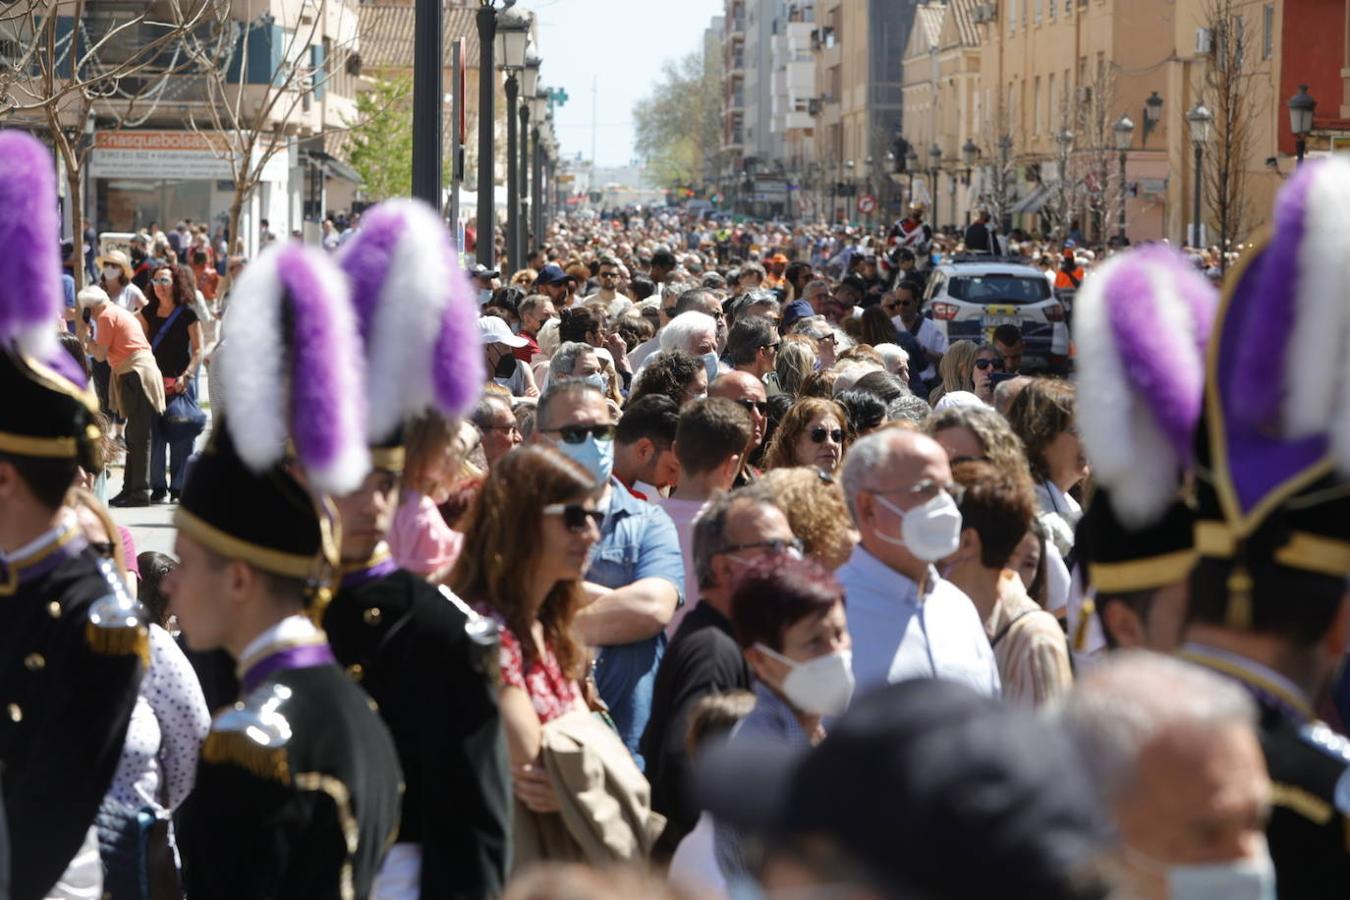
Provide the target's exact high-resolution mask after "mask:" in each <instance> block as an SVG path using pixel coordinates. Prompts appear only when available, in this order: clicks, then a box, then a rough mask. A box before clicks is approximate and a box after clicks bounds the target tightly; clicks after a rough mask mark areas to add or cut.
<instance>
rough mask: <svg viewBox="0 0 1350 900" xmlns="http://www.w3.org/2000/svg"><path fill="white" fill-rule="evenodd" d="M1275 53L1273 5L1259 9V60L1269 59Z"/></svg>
mask: <svg viewBox="0 0 1350 900" xmlns="http://www.w3.org/2000/svg"><path fill="white" fill-rule="evenodd" d="M1274 52H1275V4H1273V3H1267V4H1266V5H1265V6H1264V7H1262V8H1261V58H1262V59H1270V57H1271V55H1272V54H1273V53H1274Z"/></svg>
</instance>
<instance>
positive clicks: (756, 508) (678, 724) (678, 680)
mask: <svg viewBox="0 0 1350 900" xmlns="http://www.w3.org/2000/svg"><path fill="white" fill-rule="evenodd" d="M693 542H694V552H693V559H694V568H695V570H696V572H697V579H698V585H699V590H698V605H697V606H696V607H695V608H694V609H693V611H692V612H690V613H689V615H688V616H686V617H685V619H684V621H683V622H681V623H680V627H679V629H678V630H677V631H676V632H675V635H674V637H673V638H672V640H671V643H670V646H669V648H667V651H666V655H665V658H664V659H663V660H662V661H661V668H660V670H659V671H658V672H657V674H656V687H655V690H654V691H653V694H652V716H651V719H650V721H649V723H648V725H647V731H646V733H645V734H643V735H642V754H643V756H644V757H645V758H646V760H647V778H648V780H649V781H650V782H651V785H652V808H653V809H655V810H656V811H657V812H659V813H661V814H662V815H664V816H665V817H666V819H667V822H666V830H665V832H663V833H662V835H661V839H660V841H659V842H658V844H657V848H658V850H657V852H658V854H661V853H662V851H663V850H664V853H669V852H671V851H673V850H674V849H675V846H676V844H678V843H679V841H680V839H681V838H683V837H684V836H685V835H686V834H687V833H688V832H689V831H690V830H691V829H692V828H693V827H694V823H695V822H696V821H697V820H698V815H699V810H698V807H697V806H696V805H695V804H693V803H692V802H691V799H690V798H689V796H688V789H687V786H688V779H689V757H688V754H687V753H686V751H685V737H686V734H687V732H688V730H689V729H688V724H689V723H688V719H689V713H690V711H691V710H692V709H693V708H694V705H695V704H696V703H698V701H699V700H700V699H701V698H703V697H706V696H707V695H709V694H714V693H724V692H726V691H735V690H749V689H750V673H749V671H748V670H747V669H746V665H745V658H744V656H743V655H742V654H741V648H740V646H739V645H738V644H737V643H736V639H735V638H734V637H732V634H731V618H730V617H731V594H732V589H733V588H734V587H735V585H736V581H737V579H738V578H739V576H740V573H741V572H742V571H743V570H744V568H745V566H746V565H748V564H749V563H750V562H752V561H754V560H756V559H760V558H762V557H765V556H770V555H772V554H775V553H777V554H796V555H798V556H800V553H801V551H800V544H798V543H797V541H796V539H795V537H794V536H793V534H792V529H791V527H789V525H788V521H787V518H786V517H785V516H784V515H783V513H782V512H781V511H780V510H779V509H778V507H776V506H774V505H773V503H772V502H770V499H769V498H768V497H766V496H760V495H758V494H753V493H746V492H742V491H737V492H735V493H731V494H722V495H719V496H717V497H714V498H713V499H712V500H710V501H709V502H708V505H707V506H706V507H705V508H704V511H703V514H702V515H701V516H700V517H699V519H698V521H697V522H695V523H694V533H693Z"/></svg>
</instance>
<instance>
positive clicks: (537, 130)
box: [529, 87, 549, 246]
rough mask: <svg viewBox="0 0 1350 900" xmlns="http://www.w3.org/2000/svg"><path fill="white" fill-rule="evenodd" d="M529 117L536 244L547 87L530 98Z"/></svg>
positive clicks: (539, 225) (541, 234)
mask: <svg viewBox="0 0 1350 900" xmlns="http://www.w3.org/2000/svg"><path fill="white" fill-rule="evenodd" d="M529 106H530V118H531V119H532V120H533V121H534V140H533V142H532V143H533V146H534V150H533V152H532V153H531V154H530V167H531V174H532V183H531V186H530V196H532V197H534V206H533V208H532V210H531V212H532V213H533V214H532V215H531V217H530V222H531V228H530V230H531V232H532V233H533V235H534V240H533V241H532V242H531V246H538V244H539V242H540V241H542V240H543V237H544V206H545V205H546V204H545V202H544V148H543V146H542V145H543V142H544V136H545V135H546V134H547V133H548V128H549V123H548V89H547V88H544V87H539V88H538V89H536V90H535V93H534V96H533V97H531V98H530V101H529Z"/></svg>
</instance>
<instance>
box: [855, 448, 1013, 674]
mask: <svg viewBox="0 0 1350 900" xmlns="http://www.w3.org/2000/svg"><path fill="white" fill-rule="evenodd" d="M843 487H844V496H845V498H846V500H847V501H848V508H849V512H850V514H851V515H852V516H853V523H854V525H855V527H856V528H857V529H858V533H859V534H860V535H861V541H860V542H859V544H858V546H857V547H856V548H855V549H854V551H853V555H852V556H851V557H850V558H849V561H848V562H847V563H845V564H844V565H843V566H842V567H841V568H840V569H839V571H838V572H837V573H836V575H837V577H838V578H839V582H840V584H842V585H843V586H844V590H845V592H846V593H847V596H848V619H849V631H850V632H852V634H853V674H854V677H855V678H856V679H857V684H858V688H859V690H865V689H866V688H869V687H874V686H876V685H880V684H887V683H893V682H897V681H904V680H906V679H910V678H944V679H949V680H952V681H960V682H963V683H965V684H967V685H969V686H971V687H972V688H974V689H975V690H976V691H979V692H980V693H982V694H985V695H988V696H998V695H999V694H1000V691H1001V686H1000V683H999V676H998V667H997V664H996V663H995V661H994V653H993V650H991V649H990V646H989V638H988V637H987V636H986V635H985V633H984V626H983V624H982V623H981V622H980V617H979V615H978V614H977V613H976V612H975V607H974V605H973V604H972V603H971V601H970V598H969V597H967V596H966V595H965V594H963V593H961V591H959V590H957V589H956V588H955V587H953V586H952V585H951V584H950V583H949V582H947V581H944V580H943V579H942V578H941V577H939V576H938V572H937V569H936V568H934V566H933V564H934V563H935V562H937V561H938V560H941V559H946V558H947V557H949V556H951V555H952V554H953V553H954V552H956V550H957V548H958V546H959V545H960V541H961V512H960V509H959V508H958V507H957V505H956V501H955V500H954V499H953V497H952V492H953V491H957V492H959V489H957V488H956V487H955V486H954V485H953V484H952V473H951V468H950V467H949V466H948V463H947V454H946V453H945V452H943V450H942V447H941V446H940V445H939V444H938V443H937V442H936V441H934V440H933V439H932V438H929V437H925V436H924V435H921V434H915V433H913V432H910V431H905V430H901V429H887V430H883V431H879V432H876V433H874V434H870V435H868V436H867V437H864V438H862V439H861V440H859V441H858V442H857V443H855V444H854V445H853V447H852V449H851V450H849V452H848V455H847V456H846V457H845V458H844V468H843Z"/></svg>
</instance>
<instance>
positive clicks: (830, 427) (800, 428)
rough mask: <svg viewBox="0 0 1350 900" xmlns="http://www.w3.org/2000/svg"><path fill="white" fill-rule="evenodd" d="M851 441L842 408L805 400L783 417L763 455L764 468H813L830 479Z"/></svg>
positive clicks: (827, 402)
mask: <svg viewBox="0 0 1350 900" xmlns="http://www.w3.org/2000/svg"><path fill="white" fill-rule="evenodd" d="M851 441H852V435H851V434H850V433H849V430H848V413H846V412H845V411H844V408H843V407H842V406H840V405H839V404H838V403H835V402H834V401H833V400H826V399H824V398H823V397H805V398H803V399H801V400H798V401H797V402H796V403H794V404H792V407H791V408H790V409H788V411H787V414H786V415H785V416H783V421H782V424H780V425H779V426H778V430H777V431H775V432H774V436H773V442H772V443H771V444H770V445H769V450H768V452H767V453H766V454H765V455H764V467H765V468H766V469H783V468H789V467H791V466H815V467H816V468H817V469H819V470H820V471H822V472H824V473H825V474H827V475H834V474H835V473H836V472H837V471H838V470H839V464H840V463H841V462H842V461H843V459H844V451H845V450H846V449H847V448H848V444H849V443H850V442H851Z"/></svg>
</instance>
